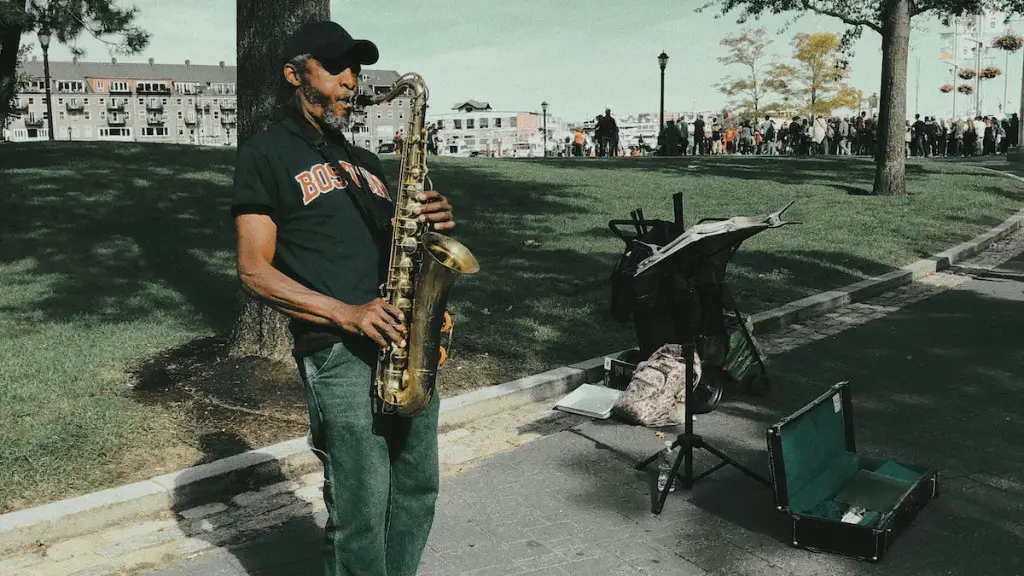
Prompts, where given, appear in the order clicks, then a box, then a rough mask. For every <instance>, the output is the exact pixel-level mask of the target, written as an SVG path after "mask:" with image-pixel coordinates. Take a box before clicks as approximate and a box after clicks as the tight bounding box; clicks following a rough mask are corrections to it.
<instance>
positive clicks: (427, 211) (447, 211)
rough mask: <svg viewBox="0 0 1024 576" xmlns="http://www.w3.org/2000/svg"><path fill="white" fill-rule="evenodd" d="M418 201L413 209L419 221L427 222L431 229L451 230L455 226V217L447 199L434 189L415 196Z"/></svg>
mask: <svg viewBox="0 0 1024 576" xmlns="http://www.w3.org/2000/svg"><path fill="white" fill-rule="evenodd" d="M416 200H417V201H418V202H419V203H420V204H419V206H417V207H416V209H415V210H414V211H413V213H414V214H416V216H417V218H418V219H419V221H420V222H429V223H430V228H431V229H432V230H451V229H452V228H455V217H454V216H453V215H452V205H451V204H449V203H448V199H447V198H445V197H444V196H442V195H441V194H440V193H439V192H437V191H436V190H427V191H424V192H421V193H420V194H419V195H418V196H416Z"/></svg>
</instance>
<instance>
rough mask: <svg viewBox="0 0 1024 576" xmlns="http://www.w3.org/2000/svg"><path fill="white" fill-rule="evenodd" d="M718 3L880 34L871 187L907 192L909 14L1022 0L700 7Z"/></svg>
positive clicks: (1011, 6)
mask: <svg viewBox="0 0 1024 576" xmlns="http://www.w3.org/2000/svg"><path fill="white" fill-rule="evenodd" d="M712 5H717V6H718V7H719V8H720V9H721V11H722V13H723V14H725V13H729V12H733V11H736V12H738V13H739V17H738V21H739V22H740V23H744V22H746V21H748V20H749V19H750V18H757V17H759V16H761V15H762V14H783V13H793V12H814V13H817V14H821V15H824V16H830V17H833V18H837V19H839V20H841V21H842V22H844V23H845V24H847V25H849V26H850V29H849V30H848V31H847V33H846V34H845V35H844V37H843V42H844V44H846V45H849V44H850V43H851V42H852V41H853V40H854V39H855V38H858V37H859V36H860V34H861V32H862V31H863V30H864V29H865V28H868V29H870V30H874V31H875V32H877V33H878V34H879V35H881V37H882V78H881V99H880V100H879V112H878V133H877V140H876V141H877V142H879V143H880V145H879V146H878V148H877V150H876V155H875V161H876V170H875V183H874V193H875V194H882V195H900V194H906V164H905V159H904V140H903V138H904V127H905V122H906V116H907V56H908V54H909V51H910V24H911V20H912V19H913V18H914V17H915V16H918V15H920V14H925V13H932V14H934V15H935V16H938V17H939V18H940V19H942V21H943V22H944V23H946V24H948V23H949V21H950V20H951V19H952V18H953V17H955V16H958V15H961V14H964V13H968V14H976V13H980V12H981V11H982V10H984V9H986V8H988V9H994V10H999V11H1002V12H1004V13H1007V14H1020V13H1021V12H1022V10H1024V0H708V3H707V4H705V5H703V6H702V7H701V8H699V9H698V10H700V9H703V8H706V7H708V6H712Z"/></svg>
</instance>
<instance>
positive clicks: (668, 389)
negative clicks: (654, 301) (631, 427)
mask: <svg viewBox="0 0 1024 576" xmlns="http://www.w3.org/2000/svg"><path fill="white" fill-rule="evenodd" d="M693 371H694V374H695V376H696V381H697V382H699V381H700V373H701V368H700V357H699V356H698V355H697V353H696V351H694V360H693ZM685 381H686V364H685V363H684V362H683V349H682V346H680V345H679V344H665V345H663V346H662V347H661V348H658V349H657V350H656V351H655V352H654V354H651V357H650V358H648V359H647V360H645V361H643V362H641V363H639V364H638V365H637V367H636V370H635V371H634V372H633V377H632V379H631V380H630V382H629V386H627V387H626V390H625V391H624V392H623V393H622V395H621V396H620V397H619V399H618V400H617V401H616V402H615V405H614V406H613V407H612V413H613V414H615V415H616V416H618V417H620V418H622V419H623V420H625V421H627V422H631V423H633V424H639V425H641V426H649V427H652V428H657V427H661V426H676V425H678V424H681V423H682V422H683V414H682V409H683V404H684V402H685V401H686V385H685Z"/></svg>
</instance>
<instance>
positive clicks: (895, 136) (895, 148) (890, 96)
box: [874, 0, 911, 196]
mask: <svg viewBox="0 0 1024 576" xmlns="http://www.w3.org/2000/svg"><path fill="white" fill-rule="evenodd" d="M910 10H911V5H910V0H888V1H887V2H886V9H885V12H884V14H883V19H882V86H881V100H880V103H881V105H880V106H879V109H878V128H877V133H876V134H877V137H876V139H875V142H876V149H875V163H876V168H875V184H874V193H875V194H877V195H880V196H899V195H903V194H906V193H907V183H906V168H907V167H906V153H905V146H906V143H905V140H904V138H905V135H906V120H907V56H908V53H909V51H910V17H911V12H910Z"/></svg>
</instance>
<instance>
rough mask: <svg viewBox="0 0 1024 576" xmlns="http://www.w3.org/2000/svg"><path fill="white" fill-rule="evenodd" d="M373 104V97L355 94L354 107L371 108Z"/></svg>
mask: <svg viewBox="0 0 1024 576" xmlns="http://www.w3.org/2000/svg"><path fill="white" fill-rule="evenodd" d="M375 103H376V102H375V101H374V98H373V96H370V95H369V94H357V95H356V97H355V104H356V106H372V105H373V104H375Z"/></svg>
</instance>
